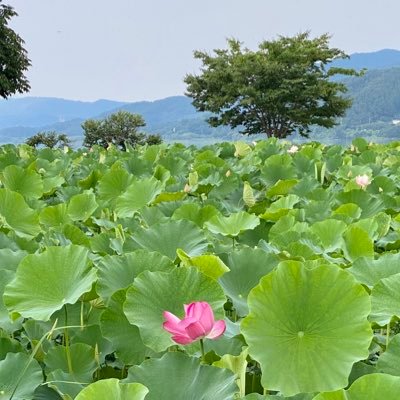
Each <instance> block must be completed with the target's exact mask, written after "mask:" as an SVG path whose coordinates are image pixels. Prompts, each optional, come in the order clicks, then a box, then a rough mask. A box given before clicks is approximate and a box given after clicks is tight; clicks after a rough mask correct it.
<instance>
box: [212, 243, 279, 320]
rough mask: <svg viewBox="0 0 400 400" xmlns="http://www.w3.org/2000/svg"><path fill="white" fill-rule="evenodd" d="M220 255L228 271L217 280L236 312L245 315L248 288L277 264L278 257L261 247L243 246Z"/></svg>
mask: <svg viewBox="0 0 400 400" xmlns="http://www.w3.org/2000/svg"><path fill="white" fill-rule="evenodd" d="M222 257H223V260H224V261H225V263H226V264H227V265H228V267H229V269H230V271H229V272H227V273H226V274H224V275H223V276H222V277H221V278H220V279H219V282H220V284H221V286H222V288H223V289H224V292H225V294H226V295H227V296H228V297H229V298H230V299H231V300H232V302H233V307H234V308H235V309H236V311H237V314H238V315H240V316H245V315H247V313H248V311H249V309H248V306H247V296H248V294H249V292H250V290H251V289H253V287H254V286H256V285H257V284H258V282H259V281H260V279H261V278H262V277H263V276H264V275H267V274H269V273H270V272H271V271H272V270H273V269H274V268H275V267H276V266H277V265H278V262H279V258H278V257H277V256H276V255H275V254H268V253H266V252H265V251H264V250H262V249H252V248H243V249H240V250H238V251H234V252H232V253H230V254H229V255H224V256H222Z"/></svg>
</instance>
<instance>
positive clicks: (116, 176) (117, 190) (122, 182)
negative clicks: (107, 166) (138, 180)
mask: <svg viewBox="0 0 400 400" xmlns="http://www.w3.org/2000/svg"><path fill="white" fill-rule="evenodd" d="M132 178H133V176H132V175H129V174H128V172H127V171H125V170H124V169H121V168H120V167H118V168H115V167H113V168H111V170H110V171H108V172H107V173H105V174H104V175H103V176H102V177H101V179H100V180H99V183H98V187H97V193H98V196H99V199H100V200H105V201H115V199H116V198H117V197H119V196H120V195H121V194H122V193H124V192H125V190H126V188H127V187H128V186H129V185H130V184H131V181H132Z"/></svg>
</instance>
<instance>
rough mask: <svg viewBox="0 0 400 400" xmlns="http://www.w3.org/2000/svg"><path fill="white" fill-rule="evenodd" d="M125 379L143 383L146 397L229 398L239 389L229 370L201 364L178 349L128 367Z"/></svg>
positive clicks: (154, 399)
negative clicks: (147, 392) (146, 389)
mask: <svg viewBox="0 0 400 400" xmlns="http://www.w3.org/2000/svg"><path fill="white" fill-rule="evenodd" d="M126 380H127V381H129V382H139V383H141V384H143V385H144V386H146V387H147V388H148V389H149V394H148V395H147V396H146V400H160V399H163V400H177V399H188V398H190V399H191V400H203V399H207V400H232V399H233V398H234V397H233V396H234V395H235V393H237V392H238V387H237V386H236V384H235V382H234V381H235V376H234V374H233V373H232V372H231V371H228V370H226V369H222V368H217V367H213V366H210V365H202V364H200V361H199V360H198V359H197V358H192V357H188V356H187V355H185V354H183V353H178V352H173V353H171V352H168V353H166V354H165V355H164V356H163V357H162V358H160V359H150V360H146V361H144V362H143V363H142V364H141V365H139V366H133V367H131V368H130V369H129V372H128V378H127V379H126ZM166 388H168V390H166Z"/></svg>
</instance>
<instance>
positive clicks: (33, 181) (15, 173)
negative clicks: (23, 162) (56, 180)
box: [2, 165, 43, 199]
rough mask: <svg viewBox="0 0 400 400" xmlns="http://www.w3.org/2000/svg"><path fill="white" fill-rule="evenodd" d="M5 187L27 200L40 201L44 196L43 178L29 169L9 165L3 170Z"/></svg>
mask: <svg viewBox="0 0 400 400" xmlns="http://www.w3.org/2000/svg"><path fill="white" fill-rule="evenodd" d="M2 181H3V184H4V187H5V188H7V189H9V190H12V191H14V192H18V193H20V194H22V196H24V197H25V198H26V199H39V198H40V197H42V195H43V182H42V178H41V176H40V175H39V174H38V173H37V172H35V171H32V170H29V169H27V168H21V167H20V166H18V165H9V166H8V167H6V168H4V170H3V179H2Z"/></svg>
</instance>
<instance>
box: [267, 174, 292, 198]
mask: <svg viewBox="0 0 400 400" xmlns="http://www.w3.org/2000/svg"><path fill="white" fill-rule="evenodd" d="M298 182H299V181H298V180H297V179H285V180H283V181H282V180H279V181H278V182H276V183H275V185H274V186H272V187H270V188H269V189H268V190H267V196H268V197H270V198H272V197H274V196H286V195H287V194H289V191H290V189H292V187H293V186H295V185H297V183H298Z"/></svg>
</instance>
